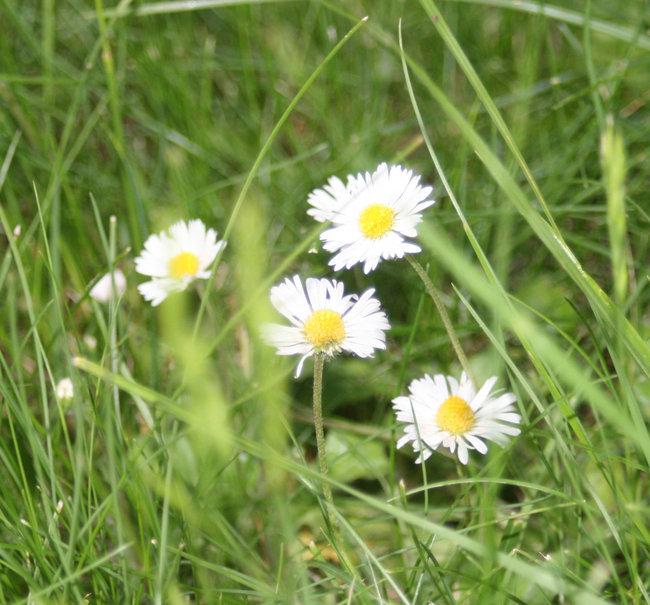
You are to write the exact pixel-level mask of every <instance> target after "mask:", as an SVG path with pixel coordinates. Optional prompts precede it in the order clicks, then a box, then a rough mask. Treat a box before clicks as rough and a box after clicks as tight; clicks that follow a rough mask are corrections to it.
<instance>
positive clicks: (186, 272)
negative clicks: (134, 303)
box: [135, 219, 225, 307]
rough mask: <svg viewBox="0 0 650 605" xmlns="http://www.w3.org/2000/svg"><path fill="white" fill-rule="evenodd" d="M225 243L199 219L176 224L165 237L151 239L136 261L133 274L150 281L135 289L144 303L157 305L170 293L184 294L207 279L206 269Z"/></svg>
mask: <svg viewBox="0 0 650 605" xmlns="http://www.w3.org/2000/svg"><path fill="white" fill-rule="evenodd" d="M223 246H225V242H223V241H219V242H218V241H217V233H216V231H214V230H213V229H208V230H207V231H206V228H205V225H204V224H203V223H202V222H201V221H200V220H198V219H196V220H192V221H190V222H189V223H186V222H185V221H179V222H177V223H175V224H174V225H172V226H171V227H170V228H169V231H168V233H167V232H164V231H163V232H162V233H161V234H160V235H150V236H149V238H148V239H147V241H146V242H145V243H144V250H143V251H142V253H141V254H140V256H138V258H136V259H135V270H136V271H137V272H138V273H142V274H143V275H150V276H151V277H152V278H153V279H152V280H151V281H148V282H145V283H144V284H140V285H139V286H138V290H139V291H140V294H142V296H144V298H145V300H150V301H151V304H152V306H154V307H155V306H157V305H159V304H160V303H161V302H162V301H163V300H165V298H167V296H169V294H171V293H172V292H180V291H181V290H185V288H187V286H188V285H189V284H190V283H191V282H193V281H194V280H195V279H207V278H208V277H210V270H209V267H210V265H211V264H212V261H213V260H214V259H215V258H216V256H217V254H218V252H219V250H221V248H223Z"/></svg>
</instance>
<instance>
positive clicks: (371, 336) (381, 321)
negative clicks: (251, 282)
mask: <svg viewBox="0 0 650 605" xmlns="http://www.w3.org/2000/svg"><path fill="white" fill-rule="evenodd" d="M374 292H375V291H374V289H372V288H370V289H369V290H366V291H365V292H364V293H363V294H362V295H361V296H360V297H359V296H357V295H356V294H348V295H344V294H343V284H342V283H341V282H338V281H335V280H329V279H315V278H308V279H307V280H306V281H305V288H303V285H302V281H301V280H300V277H299V276H298V275H294V277H293V278H291V279H289V278H285V280H284V281H283V282H282V283H281V284H280V285H279V286H275V287H273V288H271V303H273V306H274V307H275V308H276V309H277V310H278V311H279V312H280V313H282V315H284V316H285V317H286V318H287V319H288V320H289V321H290V322H291V324H292V325H291V326H282V325H278V324H266V325H265V326H264V327H263V334H262V335H263V336H264V339H265V340H266V341H267V342H268V343H269V344H270V345H272V346H274V347H276V348H277V350H278V351H277V353H278V355H302V357H301V358H300V361H299V362H298V367H297V368H296V378H297V377H298V376H299V375H300V372H301V370H302V365H303V363H304V361H305V359H307V357H311V356H312V355H314V353H325V354H326V355H329V356H333V355H334V354H336V353H338V352H339V351H347V352H349V353H354V354H355V355H357V356H358V357H372V356H373V354H374V350H375V349H385V348H386V336H385V334H384V330H388V329H390V324H389V323H388V319H387V318H386V314H385V313H384V312H383V311H382V310H381V308H380V304H379V301H378V300H377V299H376V298H374V297H373V294H374Z"/></svg>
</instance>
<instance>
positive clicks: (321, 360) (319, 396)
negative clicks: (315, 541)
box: [314, 353, 338, 528]
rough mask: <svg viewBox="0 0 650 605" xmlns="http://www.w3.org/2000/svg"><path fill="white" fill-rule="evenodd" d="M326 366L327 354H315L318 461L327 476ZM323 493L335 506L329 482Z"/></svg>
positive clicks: (315, 426) (334, 523)
mask: <svg viewBox="0 0 650 605" xmlns="http://www.w3.org/2000/svg"><path fill="white" fill-rule="evenodd" d="M324 366H325V355H323V354H322V353H316V355H314V428H315V430H316V447H317V449H318V462H319V464H320V474H321V475H323V477H326V476H327V453H326V451H325V431H324V430H323V406H322V400H323V367H324ZM323 493H324V494H325V499H326V500H327V502H328V503H329V504H330V506H332V507H333V506H334V498H333V497H332V490H331V489H330V486H329V483H323ZM327 516H328V518H329V521H330V524H331V525H332V528H335V527H338V526H337V525H336V519H334V517H333V516H332V513H331V511H330V509H329V508H328V509H327Z"/></svg>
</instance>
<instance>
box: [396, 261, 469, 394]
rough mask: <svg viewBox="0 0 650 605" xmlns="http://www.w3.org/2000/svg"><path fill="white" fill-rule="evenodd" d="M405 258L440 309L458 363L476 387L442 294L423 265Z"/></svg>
mask: <svg viewBox="0 0 650 605" xmlns="http://www.w3.org/2000/svg"><path fill="white" fill-rule="evenodd" d="M405 256H406V260H407V261H408V262H409V263H410V265H411V267H413V269H414V271H415V272H416V273H417V274H418V277H419V278H420V279H421V280H422V283H423V284H424V287H425V289H426V291H427V292H428V294H429V296H430V297H431V298H432V300H433V303H434V304H435V305H436V309H438V313H439V314H440V319H442V323H443V324H444V326H445V330H447V335H448V336H449V340H450V341H451V346H452V347H454V351H455V352H456V356H457V357H458V361H460V365H461V366H463V370H465V373H466V374H467V376H468V378H469V379H470V380H471V381H472V383H473V384H474V386H476V379H475V378H474V374H473V373H472V370H471V369H470V367H469V362H468V361H467V357H466V356H465V352H464V351H463V349H462V347H461V346H460V340H458V335H457V334H456V330H454V326H453V325H452V324H451V320H450V319H449V315H448V314H447V309H446V308H445V305H444V303H443V302H442V299H441V298H440V294H438V291H437V290H436V288H435V286H434V285H433V282H432V281H431V279H430V278H429V276H428V275H427V272H426V271H425V270H424V268H423V267H422V265H421V264H420V263H419V262H418V261H416V260H415V259H414V258H413V256H412V255H410V254H406V255H405Z"/></svg>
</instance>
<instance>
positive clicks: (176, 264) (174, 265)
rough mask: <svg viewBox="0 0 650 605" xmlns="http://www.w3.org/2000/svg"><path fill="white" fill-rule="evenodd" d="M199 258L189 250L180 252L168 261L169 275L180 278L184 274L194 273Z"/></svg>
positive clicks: (196, 269) (197, 268) (197, 267)
mask: <svg viewBox="0 0 650 605" xmlns="http://www.w3.org/2000/svg"><path fill="white" fill-rule="evenodd" d="M198 270H199V259H198V258H197V257H196V254H192V253H191V252H181V253H180V254H177V255H176V256H175V257H174V258H172V259H171V260H170V261H169V275H171V276H172V277H173V278H174V279H181V278H182V277H183V276H185V275H196V272H197V271H198Z"/></svg>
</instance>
